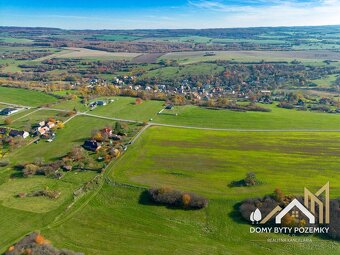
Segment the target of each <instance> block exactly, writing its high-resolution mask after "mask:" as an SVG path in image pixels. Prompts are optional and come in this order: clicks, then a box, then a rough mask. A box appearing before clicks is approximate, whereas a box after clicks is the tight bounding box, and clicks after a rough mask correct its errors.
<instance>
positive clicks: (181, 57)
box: [161, 50, 340, 64]
mask: <svg viewBox="0 0 340 255" xmlns="http://www.w3.org/2000/svg"><path fill="white" fill-rule="evenodd" d="M205 53H206V52H202V51H196V52H174V53H168V54H166V55H164V56H162V57H161V59H164V60H177V61H179V62H180V63H182V64H190V63H197V62H205V61H214V60H232V61H238V62H254V61H255V62H259V61H262V60H264V61H287V62H290V61H292V60H294V59H297V60H299V61H302V62H304V63H308V64H312V63H321V62H322V60H326V59H330V60H340V54H339V53H336V52H332V51H327V50H325V51H321V50H315V51H216V52H215V54H216V55H215V56H204V55H205Z"/></svg>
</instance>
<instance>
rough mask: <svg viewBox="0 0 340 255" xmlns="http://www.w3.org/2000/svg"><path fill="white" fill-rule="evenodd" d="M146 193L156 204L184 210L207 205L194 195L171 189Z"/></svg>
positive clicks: (157, 189) (163, 188)
mask: <svg viewBox="0 0 340 255" xmlns="http://www.w3.org/2000/svg"><path fill="white" fill-rule="evenodd" d="M148 193H149V195H150V197H151V199H152V201H153V202H154V203H156V204H164V205H168V206H173V207H179V208H186V209H201V208H204V207H206V206H207V205H208V200H207V199H206V198H204V197H201V196H199V195H196V194H194V193H183V192H181V191H178V190H173V189H171V188H167V187H162V188H153V189H149V190H148Z"/></svg>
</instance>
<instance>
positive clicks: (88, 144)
mask: <svg viewBox="0 0 340 255" xmlns="http://www.w3.org/2000/svg"><path fill="white" fill-rule="evenodd" d="M101 147H102V146H101V144H100V143H98V142H97V141H96V140H86V141H85V142H84V144H83V148H84V149H85V150H89V151H94V152H96V151H98V150H99V149H100V148H101Z"/></svg>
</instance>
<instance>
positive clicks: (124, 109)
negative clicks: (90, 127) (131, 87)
mask: <svg viewBox="0 0 340 255" xmlns="http://www.w3.org/2000/svg"><path fill="white" fill-rule="evenodd" d="M112 99H113V100H114V102H112V103H109V104H108V105H106V106H98V107H97V108H95V109H94V110H93V111H91V112H89V113H90V114H95V115H100V116H104V117H111V118H119V119H128V120H134V121H149V120H150V119H151V118H154V117H155V116H156V115H157V113H158V112H159V111H160V110H161V109H162V108H163V105H164V102H162V101H154V100H147V101H143V102H142V104H140V105H138V104H135V101H136V98H132V97H113V98H112Z"/></svg>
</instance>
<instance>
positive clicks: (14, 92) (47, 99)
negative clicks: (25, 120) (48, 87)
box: [0, 87, 57, 107]
mask: <svg viewBox="0 0 340 255" xmlns="http://www.w3.org/2000/svg"><path fill="white" fill-rule="evenodd" d="M0 101H1V102H5V103H11V104H18V105H25V106H33V107H35V106H40V105H44V104H49V103H53V102H57V98H55V97H53V96H50V95H47V94H45V93H42V92H39V91H34V90H28V89H17V88H7V87H0Z"/></svg>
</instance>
